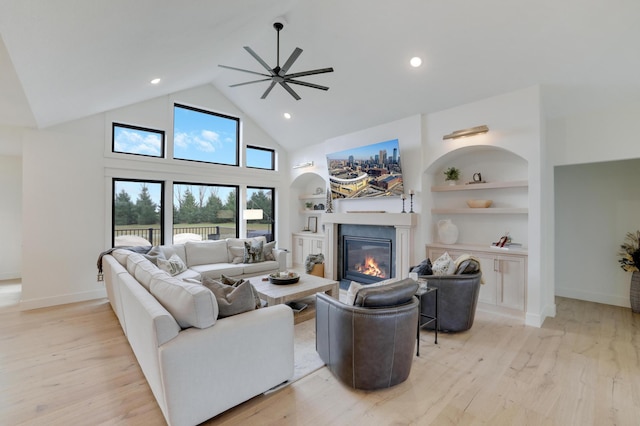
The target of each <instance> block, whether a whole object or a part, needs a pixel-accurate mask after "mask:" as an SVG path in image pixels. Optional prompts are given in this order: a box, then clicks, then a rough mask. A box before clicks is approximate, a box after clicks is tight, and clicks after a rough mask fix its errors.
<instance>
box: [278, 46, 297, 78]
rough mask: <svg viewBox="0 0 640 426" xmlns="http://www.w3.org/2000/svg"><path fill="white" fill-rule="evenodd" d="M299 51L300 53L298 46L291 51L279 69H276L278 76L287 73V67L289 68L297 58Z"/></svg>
mask: <svg viewBox="0 0 640 426" xmlns="http://www.w3.org/2000/svg"><path fill="white" fill-rule="evenodd" d="M301 53H302V49H300V48H299V47H296V48H295V50H294V51H293V53H292V54H291V56H289V59H287V62H285V63H284V65H283V66H282V68H280V71H278V75H279V76H280V77H284V75H285V74H286V73H287V71H288V70H289V68H291V65H293V63H294V62H295V61H296V59H298V56H300V54H301Z"/></svg>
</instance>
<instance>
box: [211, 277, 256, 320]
mask: <svg viewBox="0 0 640 426" xmlns="http://www.w3.org/2000/svg"><path fill="white" fill-rule="evenodd" d="M202 285H203V286H205V287H207V288H208V289H209V290H211V291H212V292H213V294H214V295H215V297H216V301H217V302H218V318H225V317H230V316H232V315H237V314H241V313H243V312H248V311H253V310H254V309H256V302H255V298H254V296H253V291H252V290H251V287H252V286H251V283H250V282H249V281H245V282H243V283H241V284H239V285H238V286H237V287H234V286H230V285H226V284H222V283H221V282H220V281H216V280H214V279H212V278H209V277H205V278H204V279H203V280H202Z"/></svg>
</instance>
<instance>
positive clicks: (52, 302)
mask: <svg viewBox="0 0 640 426" xmlns="http://www.w3.org/2000/svg"><path fill="white" fill-rule="evenodd" d="M105 297H107V291H106V290H105V289H100V290H94V291H86V292H83V293H73V294H65V295H62V296H53V297H43V298H40V299H29V300H21V301H20V310H21V311H29V310H31V309H39V308H48V307H50V306H57V305H66V304H67V303H76V302H84V301H87V300H94V299H102V298H105Z"/></svg>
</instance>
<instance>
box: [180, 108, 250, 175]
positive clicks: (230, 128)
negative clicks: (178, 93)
mask: <svg viewBox="0 0 640 426" xmlns="http://www.w3.org/2000/svg"><path fill="white" fill-rule="evenodd" d="M239 146H240V119H239V118H236V117H230V116H227V115H222V114H216V113H213V112H209V111H204V110H201V109H198V108H193V107H188V106H184V105H178V104H176V105H174V108H173V158H175V159H178V160H191V161H200V162H204V163H214V164H226V165H231V166H238V165H239V160H238V158H239V156H238V152H239Z"/></svg>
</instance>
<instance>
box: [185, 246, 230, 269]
mask: <svg viewBox="0 0 640 426" xmlns="http://www.w3.org/2000/svg"><path fill="white" fill-rule="evenodd" d="M184 249H185V252H186V255H187V266H188V267H189V268H191V267H192V266H197V265H208V264H210V263H227V262H228V261H229V260H228V254H227V242H226V241H224V240H222V241H187V242H186V243H185V244H184Z"/></svg>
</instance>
